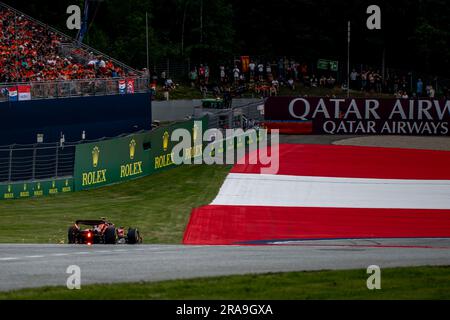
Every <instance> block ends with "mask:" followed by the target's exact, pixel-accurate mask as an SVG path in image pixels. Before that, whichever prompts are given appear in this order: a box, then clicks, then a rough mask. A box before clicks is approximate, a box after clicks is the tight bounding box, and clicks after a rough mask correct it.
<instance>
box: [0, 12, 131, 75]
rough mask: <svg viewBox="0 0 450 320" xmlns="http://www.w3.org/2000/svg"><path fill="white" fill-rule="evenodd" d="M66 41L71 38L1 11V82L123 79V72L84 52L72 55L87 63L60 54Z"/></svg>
mask: <svg viewBox="0 0 450 320" xmlns="http://www.w3.org/2000/svg"><path fill="white" fill-rule="evenodd" d="M63 42H70V39H69V38H66V37H65V36H62V35H59V34H56V33H55V32H53V31H50V30H48V29H47V28H46V27H43V26H42V25H39V24H38V23H36V22H34V21H32V20H28V19H27V18H26V17H24V16H23V15H19V14H16V13H15V12H13V11H11V10H9V9H6V8H0V82H28V81H48V80H50V81H53V80H72V79H93V78H96V77H98V78H100V77H102V78H104V77H113V76H116V75H120V76H123V70H121V69H120V68H116V67H115V66H114V65H113V64H112V63H111V62H106V61H104V60H103V59H101V57H100V59H99V57H95V56H94V55H93V54H89V53H88V52H86V51H84V50H83V49H76V50H73V52H72V53H73V54H75V55H76V56H78V57H80V58H83V59H86V62H83V61H82V60H79V61H75V59H73V57H71V56H64V55H62V54H60V53H59V52H60V46H61V43H63Z"/></svg>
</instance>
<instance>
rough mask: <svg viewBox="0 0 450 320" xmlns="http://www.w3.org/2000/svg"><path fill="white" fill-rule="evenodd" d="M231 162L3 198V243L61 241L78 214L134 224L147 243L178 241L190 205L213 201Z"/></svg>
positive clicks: (0, 233)
mask: <svg viewBox="0 0 450 320" xmlns="http://www.w3.org/2000/svg"><path fill="white" fill-rule="evenodd" d="M229 170H230V167H227V166H206V165H201V166H183V167H180V168H176V169H173V170H169V171H166V172H163V173H159V174H156V175H153V176H149V177H146V178H142V179H138V180H134V181H130V182H127V183H124V184H117V185H114V186H110V187H105V188H101V189H97V190H91V191H83V192H74V193H70V194H64V195H57V196H52V197H43V198H34V199H26V200H11V201H0V221H1V223H0V243H63V242H64V241H67V240H66V238H67V228H68V227H69V225H71V224H72V223H74V221H75V220H76V219H98V218H100V217H106V218H107V219H108V220H110V221H111V222H113V223H115V224H116V225H123V226H125V227H131V226H135V227H138V228H139V229H140V230H141V233H142V234H143V237H144V242H145V243H162V244H165V243H170V244H173V243H180V242H181V240H182V237H183V232H184V229H185V227H186V224H187V222H188V220H189V216H190V213H191V210H192V209H193V208H195V207H198V206H202V205H206V204H209V203H210V202H211V201H212V200H213V199H214V197H215V196H216V195H217V193H218V191H219V188H220V186H221V185H222V183H223V180H224V179H225V176H226V175H227V173H228V171H229Z"/></svg>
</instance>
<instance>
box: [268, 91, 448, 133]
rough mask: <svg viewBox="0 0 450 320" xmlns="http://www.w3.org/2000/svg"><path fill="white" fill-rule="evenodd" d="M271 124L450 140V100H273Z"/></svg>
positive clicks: (323, 131) (270, 102)
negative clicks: (308, 123) (446, 137)
mask: <svg viewBox="0 0 450 320" xmlns="http://www.w3.org/2000/svg"><path fill="white" fill-rule="evenodd" d="M264 109H265V110H264V117H265V120H266V121H268V122H274V123H283V125H289V122H292V123H295V122H299V123H301V122H304V123H307V122H312V130H311V132H310V133H312V134H376V135H424V136H449V135H450V131H449V128H450V126H449V122H450V100H431V99H414V100H413V99H411V100H408V99H330V98H296V97H270V98H268V99H267V101H266V103H265V107H264Z"/></svg>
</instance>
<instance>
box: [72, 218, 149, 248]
mask: <svg viewBox="0 0 450 320" xmlns="http://www.w3.org/2000/svg"><path fill="white" fill-rule="evenodd" d="M81 226H83V227H87V228H81ZM68 240H69V244H87V245H92V244H139V243H142V237H141V235H140V233H139V230H138V229H136V228H129V229H128V232H127V233H126V234H125V228H124V227H119V228H116V227H115V226H114V224H112V223H110V222H108V221H106V219H104V218H102V219H99V220H77V221H76V222H75V224H74V225H73V226H71V227H69V230H68Z"/></svg>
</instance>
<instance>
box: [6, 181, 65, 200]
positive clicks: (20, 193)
mask: <svg viewBox="0 0 450 320" xmlns="http://www.w3.org/2000/svg"><path fill="white" fill-rule="evenodd" d="M72 191H73V179H72V177H67V178H59V179H48V180H37V181H32V182H20V183H19V182H12V183H1V184H0V197H1V199H2V200H9V199H25V198H30V197H43V196H48V195H56V194H61V193H67V192H72Z"/></svg>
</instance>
